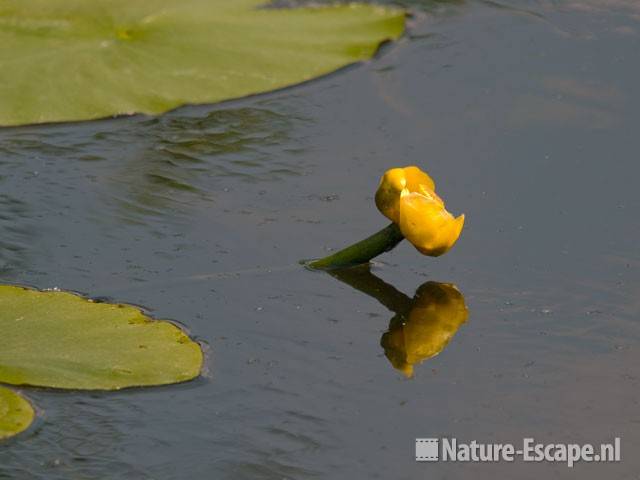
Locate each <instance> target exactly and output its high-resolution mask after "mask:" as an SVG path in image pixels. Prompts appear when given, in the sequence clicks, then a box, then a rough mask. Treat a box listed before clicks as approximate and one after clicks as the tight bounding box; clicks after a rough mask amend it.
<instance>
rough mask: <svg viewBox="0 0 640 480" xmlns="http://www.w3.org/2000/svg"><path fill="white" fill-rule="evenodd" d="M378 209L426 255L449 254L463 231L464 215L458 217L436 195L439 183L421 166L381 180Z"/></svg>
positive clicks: (388, 174) (391, 173) (392, 172)
mask: <svg viewBox="0 0 640 480" xmlns="http://www.w3.org/2000/svg"><path fill="white" fill-rule="evenodd" d="M376 206H377V207H378V210H380V212H382V214H383V215H385V216H386V217H387V218H389V219H390V220H391V221H392V222H394V223H396V224H397V225H398V227H399V228H400V231H401V232H402V235H404V237H405V238H406V239H407V240H409V241H410V242H411V243H412V244H413V246H414V247H416V248H417V249H418V251H419V252H420V253H422V254H424V255H430V256H432V257H437V256H439V255H442V254H443V253H445V252H447V251H448V250H449V249H450V248H451V247H452V246H453V244H454V243H456V240H458V237H459V236H460V232H461V231H462V227H463V226H464V215H460V216H459V217H458V218H454V217H453V215H451V214H450V213H449V212H448V211H447V210H446V209H445V206H444V202H443V201H442V199H441V198H440V197H439V196H438V195H437V194H436V192H435V183H434V182H433V180H432V179H431V177H429V175H427V174H426V173H425V172H423V171H422V170H420V169H419V168H418V167H405V168H392V169H391V170H388V171H387V172H386V173H385V174H384V175H383V177H382V179H381V181H380V186H379V187H378V191H377V192H376Z"/></svg>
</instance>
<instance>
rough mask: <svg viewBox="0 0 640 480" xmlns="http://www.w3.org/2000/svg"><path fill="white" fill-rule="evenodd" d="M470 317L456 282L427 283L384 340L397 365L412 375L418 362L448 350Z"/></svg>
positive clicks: (387, 350) (383, 337)
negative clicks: (452, 340)
mask: <svg viewBox="0 0 640 480" xmlns="http://www.w3.org/2000/svg"><path fill="white" fill-rule="evenodd" d="M467 316H468V310H467V306H466V305H465V303H464V297H463V295H462V293H460V291H459V290H458V289H457V288H456V287H455V285H452V284H450V283H437V282H427V283H425V284H423V285H422V286H421V287H420V288H419V289H418V291H417V292H416V295H415V297H414V298H413V302H412V305H411V309H410V310H409V313H408V314H407V315H406V317H404V316H398V317H396V318H394V319H393V320H392V322H391V326H390V327H389V331H388V332H386V333H385V334H384V335H383V336H382V340H381V342H380V343H381V344H382V347H383V348H384V353H385V355H386V356H387V358H388V359H389V361H390V362H391V364H392V365H393V367H394V368H396V369H397V370H400V371H401V372H402V373H403V374H404V375H405V376H407V377H411V376H413V366H414V365H416V364H418V363H420V362H423V361H424V360H427V359H429V358H431V357H435V356H436V355H438V354H439V353H440V352H441V351H442V350H444V348H445V347H446V346H447V344H448V343H449V341H450V340H451V339H452V338H453V336H454V335H455V334H456V332H457V331H458V329H459V328H460V326H461V325H462V324H463V323H464V322H466V320H467Z"/></svg>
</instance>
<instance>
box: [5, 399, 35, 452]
mask: <svg viewBox="0 0 640 480" xmlns="http://www.w3.org/2000/svg"><path fill="white" fill-rule="evenodd" d="M34 417H35V412H34V411H33V407H32V406H31V404H30V403H29V402H28V401H27V400H25V399H24V398H23V397H21V396H20V395H19V394H18V393H16V392H14V391H12V390H9V389H8V388H4V387H0V440H2V439H5V438H8V437H13V436H14V435H17V434H18V433H20V432H23V431H24V430H26V429H27V428H29V425H31V423H32V422H33V419H34Z"/></svg>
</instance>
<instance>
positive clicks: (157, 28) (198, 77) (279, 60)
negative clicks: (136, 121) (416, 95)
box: [0, 0, 405, 126]
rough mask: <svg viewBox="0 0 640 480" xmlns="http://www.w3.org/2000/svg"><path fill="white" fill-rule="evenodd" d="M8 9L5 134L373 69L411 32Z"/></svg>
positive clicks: (241, 14) (2, 109)
mask: <svg viewBox="0 0 640 480" xmlns="http://www.w3.org/2000/svg"><path fill="white" fill-rule="evenodd" d="M263 4H264V0H182V1H179V0H145V1H129V0H92V1H86V0H20V1H19V2H16V1H9V0H0V67H1V68H0V125H4V126H9V125H23V124H29V123H43V122H59V121H75V120H89V119H95V118H103V117H108V116H112V115H121V114H133V113H146V114H159V113H162V112H166V111H167V110H170V109H173V108H175V107H178V106H180V105H184V104H198V103H213V102H219V101H222V100H227V99H231V98H238V97H243V96H246V95H251V94H256V93H261V92H266V91H270V90H274V89H278V88H282V87H286V86H289V85H293V84H296V83H300V82H303V81H306V80H309V79H312V78H315V77H318V76H320V75H324V74H327V73H330V72H332V71H335V70H337V69H339V68H341V67H343V66H345V65H348V64H351V63H354V62H357V61H360V60H365V59H368V58H370V57H371V56H372V55H373V54H374V53H375V52H376V50H377V48H378V47H379V45H380V44H381V43H382V42H384V41H385V40H391V39H396V38H398V37H399V36H400V35H401V34H402V32H403V30H404V15H405V14H404V12H403V11H402V10H399V9H392V8H386V7H381V6H373V5H360V4H349V5H344V4H343V5H333V6H322V7H319V6H318V7H305V8H291V9H287V8H283V9H279V8H263V7H264V5H263Z"/></svg>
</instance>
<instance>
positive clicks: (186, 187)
mask: <svg viewBox="0 0 640 480" xmlns="http://www.w3.org/2000/svg"><path fill="white" fill-rule="evenodd" d="M409 6H410V7H411V8H412V9H413V11H414V13H415V14H414V17H413V19H412V20H411V22H410V28H409V32H408V34H407V35H406V36H405V37H404V38H403V39H402V40H401V41H400V42H398V43H396V44H393V45H389V46H387V47H385V48H384V49H383V51H382V52H381V54H380V55H379V56H378V58H376V59H375V60H373V61H371V62H368V63H366V64H362V65H357V66H354V67H350V68H347V69H344V70H342V71H341V72H338V73H336V74H333V75H331V76H329V77H326V78H323V79H320V80H317V81H314V82H311V83H307V84H305V85H301V86H298V87H295V88H291V89H286V90H283V91H279V92H275V93H272V94H268V95H262V96H258V97H253V98H248V99H243V100H239V101H233V102H229V103H225V104H222V105H217V106H202V107H187V108H182V109H179V110H177V111H175V112H172V113H170V114H168V115H164V116H162V117H159V118H145V117H132V118H120V119H114V120H105V121H98V122H90V123H83V124H64V125H48V126H36V127H27V128H15V129H4V130H0V225H1V227H2V237H1V238H0V272H1V274H2V279H3V281H5V282H9V283H19V284H28V285H33V286H36V287H39V288H51V287H60V288H65V289H70V290H76V291H80V292H83V293H85V294H87V295H89V296H92V297H107V298H111V299H115V300H117V301H120V302H127V303H132V304H138V305H143V306H145V307H147V308H148V309H150V310H151V312H152V314H153V315H154V316H156V317H158V318H168V319H174V320H177V321H179V322H181V323H182V324H183V325H185V326H186V328H187V329H188V330H189V332H190V333H191V334H192V335H193V336H194V337H195V338H197V339H198V340H199V341H201V342H202V343H203V344H204V345H205V348H206V350H207V361H206V364H207V368H206V372H205V375H204V376H203V378H201V379H198V380H197V381H194V382H190V383H187V384H183V385H177V386H171V387H163V388H157V389H143V390H139V389H134V390H127V391H122V392H117V393H78V392H71V393H68V392H67V393H59V392H53V391H47V390H42V389H41V390H38V389H25V390H24V392H25V393H26V395H27V396H28V397H29V398H31V399H32V400H33V401H34V402H35V403H36V404H37V405H38V407H39V408H40V409H41V410H40V415H41V417H40V420H39V422H38V424H37V425H36V426H35V427H34V428H32V429H31V430H30V431H29V432H27V433H26V434H25V435H22V436H20V437H19V438H17V439H15V440H13V441H11V442H7V443H4V444H3V445H2V446H1V447H0V478H3V479H4V478H7V479H9V478H10V479H47V480H57V479H61V480H62V479H65V480H67V479H106V478H114V479H116V478H118V479H120V478H135V479H159V480H160V479H184V478H194V479H200V478H216V479H234V480H240V479H274V480H275V479H278V480H281V479H306V478H314V479H316V478H322V479H341V478H352V479H370V478H381V479H419V478H447V479H448V478H451V479H453V478H480V479H484V478H486V479H489V478H491V479H493V478H520V479H523V478H524V479H537V478H539V477H541V476H548V477H552V478H577V477H579V478H582V479H600V478H619V479H627V478H628V479H636V478H637V475H638V471H639V470H640V460H639V459H638V457H637V455H636V454H635V452H636V451H637V449H638V448H639V447H640V403H639V402H640V378H639V376H638V367H637V365H638V362H639V361H640V324H639V323H638V321H639V318H638V312H639V309H640V300H639V299H640V295H639V293H640V255H639V252H638V240H639V239H640V223H639V222H638V220H637V212H638V209H639V207H640V194H639V193H638V188H637V179H638V176H639V175H640V163H639V162H638V151H640V136H639V135H638V125H640V90H639V89H638V85H640V3H638V2H637V1H635V0H567V1H559V0H558V1H556V0H499V1H497V2H494V1H492V0H486V1H469V2H465V1H463V0H459V1H456V2H429V1H424V2H412V3H411V4H409ZM409 164H417V165H420V166H422V167H423V168H425V169H426V170H428V171H429V172H430V173H431V174H432V176H433V177H434V178H435V179H436V181H437V184H438V190H439V192H440V193H441V195H442V196H443V198H445V199H446V200H447V205H448V207H449V210H451V211H452V212H453V213H454V214H459V213H465V214H466V215H467V223H466V225H465V229H464V231H463V234H462V236H461V239H460V241H459V242H458V244H457V245H456V246H455V247H454V249H453V250H452V251H451V252H450V253H449V254H447V255H446V256H444V257H440V258H438V259H432V258H427V257H423V256H421V255H419V254H418V253H417V252H416V251H415V250H414V249H413V248H412V247H411V246H410V245H408V244H406V242H404V244H401V245H400V246H399V247H398V248H397V249H396V250H394V251H393V252H391V253H389V254H386V255H384V256H382V257H380V259H379V260H378V261H377V262H376V263H375V264H374V265H372V267H371V269H370V271H362V272H360V273H359V277H358V279H356V280H353V279H345V278H342V279H337V278H334V277H332V276H330V275H328V274H325V273H319V272H310V271H307V270H304V269H303V268H301V267H299V266H298V265H297V261H298V260H299V259H302V258H309V257H314V256H321V255H323V254H325V253H326V252H327V251H329V250H330V249H331V248H336V247H341V246H344V245H346V244H348V243H350V242H352V241H355V240H359V239H361V238H363V237H364V236H366V235H368V234H371V233H373V232H374V231H376V230H378V229H379V228H381V227H383V226H384V225H386V221H385V219H384V218H383V217H382V216H381V215H380V214H379V213H378V212H377V210H376V209H375V206H374V204H373V194H374V192H375V189H376V187H377V181H378V179H379V177H380V175H381V174H382V173H383V172H384V171H385V170H386V169H387V168H389V167H391V166H397V165H409ZM349 282H350V283H351V284H355V287H357V288H353V286H351V285H350V283H349ZM358 282H359V283H358ZM425 282H442V283H450V284H454V285H456V286H457V288H458V289H459V291H460V292H461V293H462V295H463V296H464V302H465V304H466V306H467V308H468V311H469V316H468V320H467V321H466V323H464V324H463V325H462V326H461V327H460V328H459V330H458V331H457V332H456V333H455V335H454V337H453V339H452V340H451V342H450V343H449V345H448V346H447V348H446V349H445V350H444V351H442V352H441V353H440V354H439V355H438V356H436V357H433V358H431V359H428V360H426V361H424V362H422V363H421V364H416V365H414V376H413V378H406V377H405V375H403V373H402V372H401V371H399V370H398V369H396V368H394V366H393V365H392V363H391V362H390V360H389V358H388V357H387V356H385V349H384V348H383V347H382V346H381V337H382V336H383V334H385V332H386V331H387V329H388V328H389V326H390V322H391V321H392V319H394V316H395V315H396V313H394V312H393V311H390V310H389V309H387V307H385V304H387V305H388V304H389V302H388V301H386V300H385V298H384V295H383V293H380V294H378V293H377V292H383V291H386V290H389V291H391V292H395V293H393V295H396V294H397V295H399V296H400V297H401V298H403V299H405V300H403V301H405V302H409V303H410V302H411V298H412V297H413V295H414V292H415V291H416V290H417V289H418V288H419V287H420V286H421V285H423V284H424V283H425ZM398 292H403V293H404V295H400V293H398ZM391 323H393V322H391ZM440 436H450V437H456V438H458V439H459V440H460V441H471V440H473V439H476V440H478V441H483V442H500V443H504V442H514V443H520V442H521V440H522V438H523V437H534V438H536V440H539V441H541V442H554V443H557V442H576V443H601V442H608V441H611V440H612V439H613V437H616V436H618V437H621V444H622V462H620V463H616V464H612V463H610V464H586V463H581V464H578V465H576V466H575V467H574V468H573V469H569V468H567V467H566V466H565V465H564V464H561V463H539V464H528V463H523V462H521V461H515V462H513V463H504V462H503V463H494V464H480V465H479V464H464V463H458V464H451V463H422V462H415V461H414V440H415V438H416V437H440Z"/></svg>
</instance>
